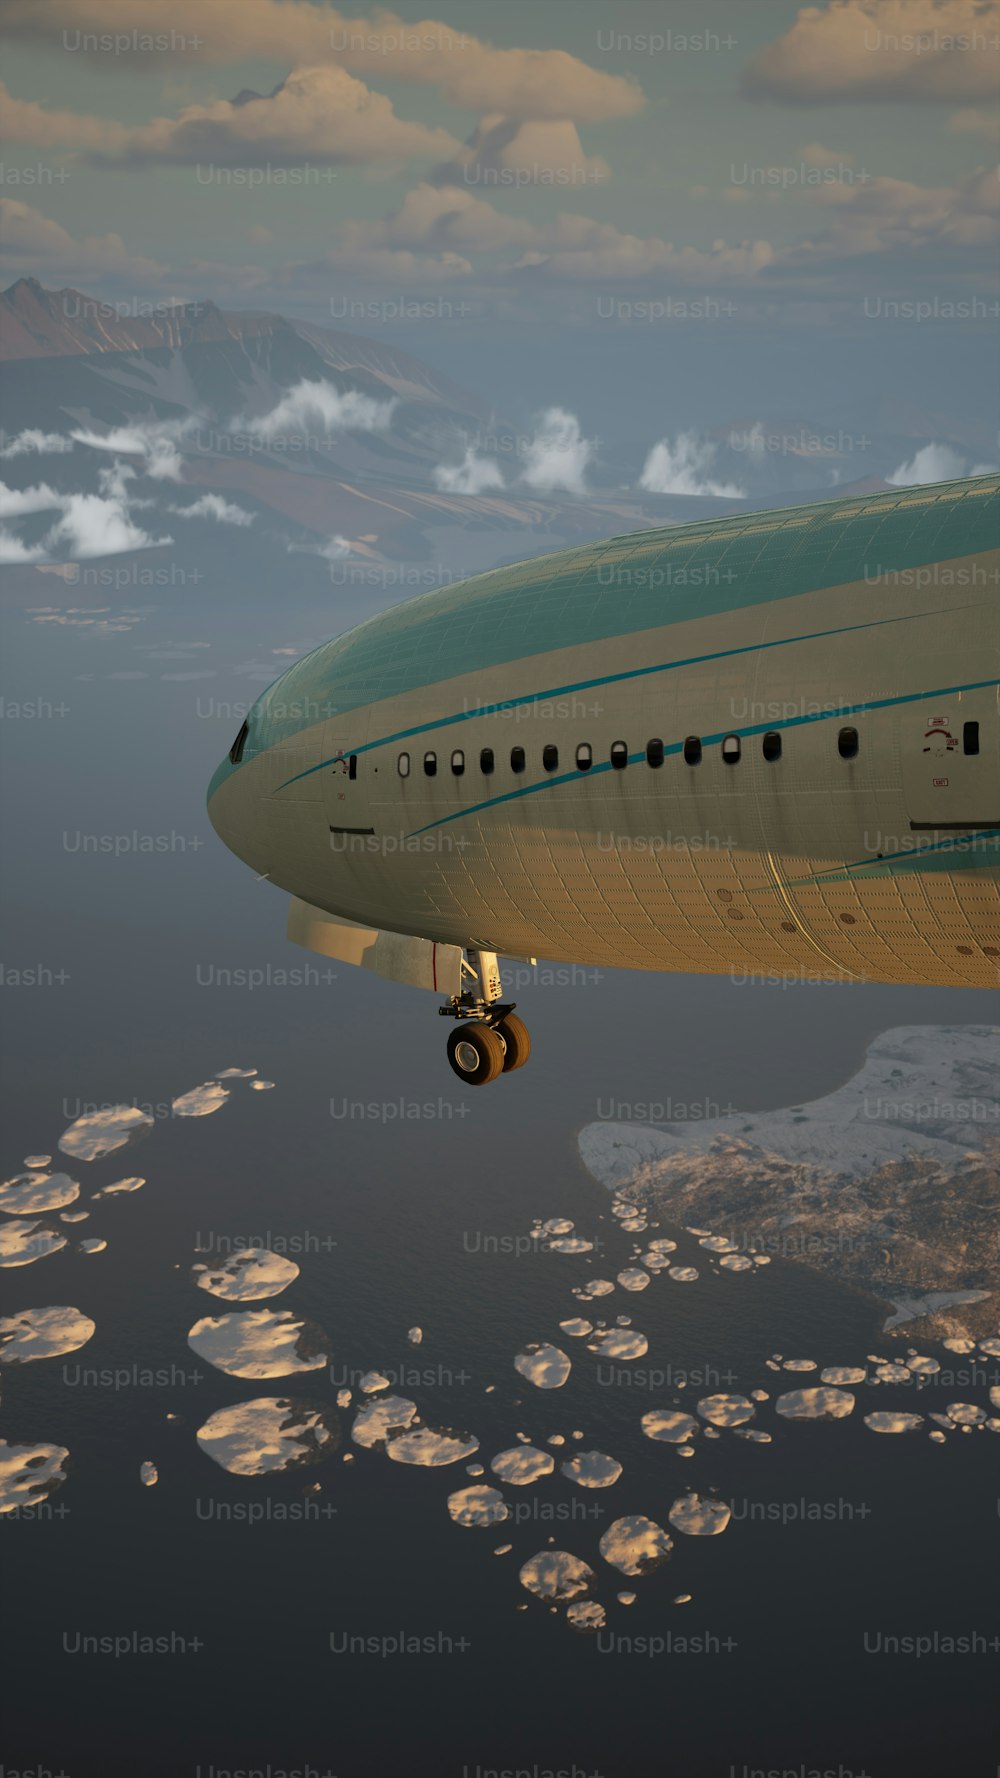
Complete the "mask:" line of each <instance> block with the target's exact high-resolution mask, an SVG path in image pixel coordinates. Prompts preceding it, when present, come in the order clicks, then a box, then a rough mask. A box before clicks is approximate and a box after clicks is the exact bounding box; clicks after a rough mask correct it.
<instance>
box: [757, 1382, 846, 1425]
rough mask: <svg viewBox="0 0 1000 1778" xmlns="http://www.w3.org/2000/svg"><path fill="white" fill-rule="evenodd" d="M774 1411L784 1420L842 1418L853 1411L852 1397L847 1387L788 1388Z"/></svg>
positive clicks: (780, 1397)
mask: <svg viewBox="0 0 1000 1778" xmlns="http://www.w3.org/2000/svg"><path fill="white" fill-rule="evenodd" d="M774 1411H775V1413H777V1414H780V1415H781V1416H782V1419H784V1420H843V1419H844V1418H845V1416H846V1415H847V1414H852V1413H853V1412H854V1397H853V1395H852V1394H851V1392H850V1390H849V1389H830V1388H826V1387H824V1388H819V1389H790V1390H789V1391H788V1393H787V1395H779V1397H778V1399H777V1401H776V1402H775V1404H774Z"/></svg>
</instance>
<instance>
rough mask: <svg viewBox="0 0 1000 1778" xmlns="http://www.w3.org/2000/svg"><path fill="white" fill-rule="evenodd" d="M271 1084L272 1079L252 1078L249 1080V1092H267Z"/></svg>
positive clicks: (272, 1083)
mask: <svg viewBox="0 0 1000 1778" xmlns="http://www.w3.org/2000/svg"><path fill="white" fill-rule="evenodd" d="M273 1086H274V1082H273V1080H252V1081H251V1082H250V1091H251V1093H269V1092H270V1091H271V1088H272V1087H273Z"/></svg>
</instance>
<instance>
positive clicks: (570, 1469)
mask: <svg viewBox="0 0 1000 1778" xmlns="http://www.w3.org/2000/svg"><path fill="white" fill-rule="evenodd" d="M560 1468H561V1471H562V1474H563V1475H564V1476H565V1477H566V1479H567V1481H570V1482H576V1483H577V1485H578V1486H579V1487H581V1488H610V1487H612V1486H613V1484H614V1483H615V1482H616V1481H617V1480H618V1477H619V1476H620V1475H621V1473H622V1466H621V1464H620V1463H619V1462H617V1460H616V1459H615V1458H614V1457H609V1456H607V1455H606V1453H605V1452H604V1451H578V1452H577V1453H576V1456H575V1457H570V1458H569V1459H568V1461H567V1462H566V1463H563V1464H561V1465H560Z"/></svg>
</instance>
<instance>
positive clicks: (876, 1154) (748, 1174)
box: [578, 1025, 1000, 1337]
mask: <svg viewBox="0 0 1000 1778" xmlns="http://www.w3.org/2000/svg"><path fill="white" fill-rule="evenodd" d="M998 1064H1000V1027H997V1026H994V1025H960V1026H934V1025H917V1026H904V1027H901V1028H898V1029H895V1030H892V1031H884V1032H883V1033H882V1034H881V1035H880V1036H879V1037H877V1038H875V1039H874V1040H873V1042H872V1043H871V1044H870V1045H869V1047H868V1051H867V1053H866V1056H865V1059H864V1062H863V1064H862V1066H861V1068H860V1069H859V1070H858V1072H857V1073H856V1074H855V1075H853V1076H852V1077H851V1079H850V1080H848V1081H847V1082H845V1084H844V1085H843V1086H840V1087H838V1088H836V1090H835V1091H833V1092H831V1093H828V1094H827V1095H826V1097H825V1098H822V1099H815V1100H813V1101H812V1102H811V1103H808V1104H804V1105H793V1106H789V1107H785V1108H783V1109H781V1110H777V1111H766V1112H735V1113H731V1114H729V1115H727V1116H724V1117H716V1118H709V1119H705V1120H704V1122H700V1123H697V1124H695V1123H687V1124H680V1123H676V1122H675V1123H670V1124H662V1125H652V1124H635V1123H619V1122H613V1121H611V1120H602V1121H599V1122H596V1123H590V1124H586V1125H585V1126H584V1128H583V1129H582V1130H581V1131H580V1134H579V1138H578V1142H579V1148H580V1154H581V1157H582V1159H583V1161H584V1164H585V1165H586V1167H587V1168H588V1169H589V1171H590V1172H591V1173H592V1174H594V1176H595V1177H596V1178H597V1179H599V1180H600V1181H601V1183H602V1184H603V1185H606V1186H607V1187H609V1188H610V1189H611V1190H613V1191H615V1192H616V1193H618V1194H619V1195H624V1196H626V1197H629V1198H633V1199H635V1201H636V1202H637V1203H643V1204H648V1205H655V1206H656V1209H657V1211H658V1213H659V1214H660V1215H662V1216H663V1217H664V1218H667V1219H669V1220H670V1221H672V1222H675V1223H678V1224H680V1225H682V1226H686V1225H691V1224H696V1225H699V1226H704V1227H706V1228H710V1229H712V1230H714V1231H717V1232H719V1233H720V1234H724V1235H728V1236H729V1238H730V1239H731V1240H732V1241H733V1243H734V1244H735V1246H736V1247H738V1248H741V1249H743V1248H745V1249H747V1250H749V1249H753V1250H755V1251H756V1252H758V1253H765V1254H769V1255H771V1256H773V1257H776V1258H777V1257H781V1258H785V1259H791V1260H797V1261H799V1262H801V1263H803V1264H805V1265H810V1266H814V1267H816V1268H818V1269H819V1270H821V1271H824V1272H828V1273H830V1274H832V1275H833V1276H835V1277H837V1278H840V1279H842V1280H843V1281H844V1282H845V1283H849V1284H853V1285H856V1286H858V1287H859V1288H862V1289H865V1290H869V1291H871V1292H872V1293H873V1294H874V1295H876V1296H878V1297H880V1298H882V1299H883V1300H884V1301H886V1302H887V1303H889V1304H891V1305H892V1311H891V1313H890V1314H889V1317H888V1320H887V1323H886V1325H887V1327H889V1328H892V1327H893V1326H899V1327H902V1326H903V1325H904V1324H911V1323H912V1322H913V1321H914V1320H917V1319H922V1321H923V1331H924V1332H925V1333H927V1334H930V1333H936V1334H938V1335H941V1336H944V1337H947V1336H949V1335H954V1334H961V1333H964V1332H969V1333H978V1332H984V1331H991V1330H992V1328H993V1326H994V1324H995V1322H996V1318H997V1296H998V1294H1000V1065H998Z"/></svg>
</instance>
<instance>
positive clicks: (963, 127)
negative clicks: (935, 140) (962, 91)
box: [948, 105, 1000, 142]
mask: <svg viewBox="0 0 1000 1778" xmlns="http://www.w3.org/2000/svg"><path fill="white" fill-rule="evenodd" d="M948 128H949V130H952V131H953V132H954V134H955V135H956V136H984V137H985V138H986V141H987V142H1000V110H996V109H994V110H993V111H977V110H976V108H975V106H973V105H970V106H968V107H966V109H965V110H963V111H956V112H955V115H954V117H949V119H948Z"/></svg>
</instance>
